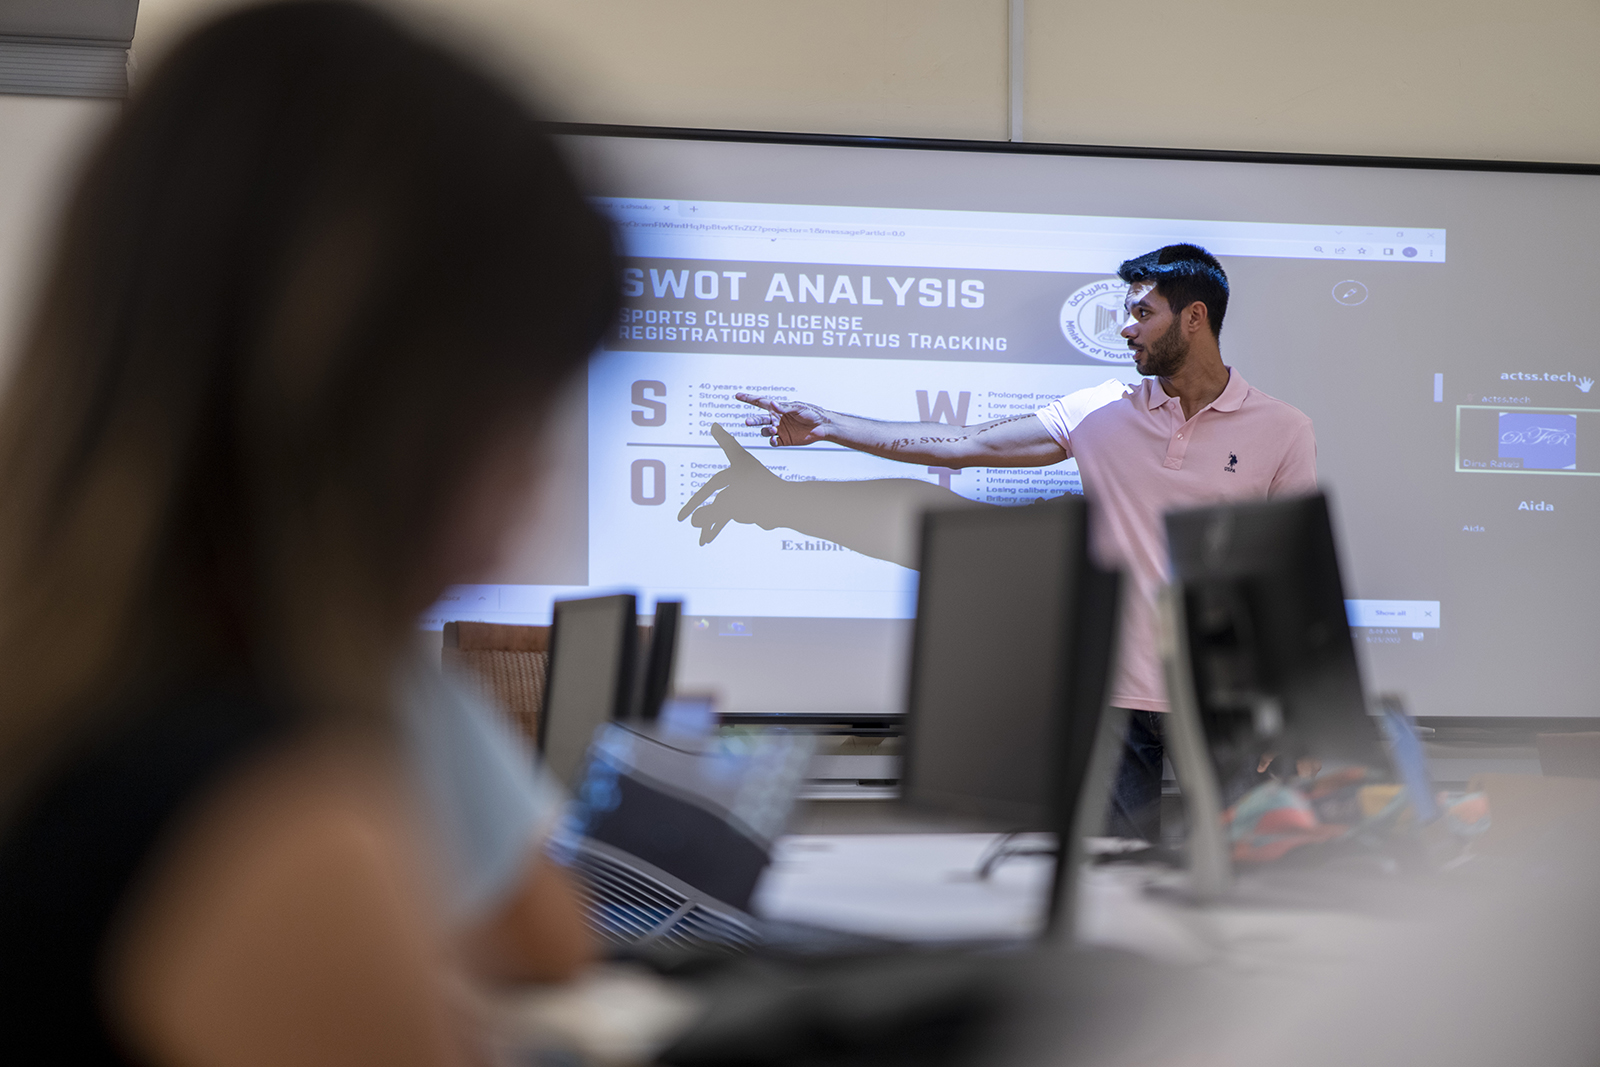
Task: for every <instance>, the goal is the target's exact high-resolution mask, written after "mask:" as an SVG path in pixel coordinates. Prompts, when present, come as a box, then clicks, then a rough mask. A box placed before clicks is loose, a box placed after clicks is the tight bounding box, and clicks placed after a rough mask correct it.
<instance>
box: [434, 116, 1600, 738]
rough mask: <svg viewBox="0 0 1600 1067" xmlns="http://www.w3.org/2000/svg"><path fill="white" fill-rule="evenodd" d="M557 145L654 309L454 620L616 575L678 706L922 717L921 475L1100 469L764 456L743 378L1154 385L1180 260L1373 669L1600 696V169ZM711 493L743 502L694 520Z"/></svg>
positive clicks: (819, 453) (907, 407)
mask: <svg viewBox="0 0 1600 1067" xmlns="http://www.w3.org/2000/svg"><path fill="white" fill-rule="evenodd" d="M562 140H563V142H564V145H565V147H566V149H567V150H568V151H569V152H570V154H571V157H572V159H573V161H574V163H575V165H576V166H577V167H578V168H579V169H580V171H581V172H582V173H583V174H584V176H585V178H586V180H587V181H588V182H589V187H590V188H591V190H592V191H593V193H594V195H595V196H596V199H597V202H598V203H600V204H601V205H602V206H603V207H604V208H605V210H606V211H608V212H609V213H610V214H611V215H612V217H614V218H615V219H616V220H617V222H618V226H619V233H620V235H621V241H622V245H623V249H624V252H625V255H626V266H627V271H626V274H625V278H624V292H625V305H626V306H625V308H624V310H623V313H622V315H621V317H620V319H619V321H618V322H617V323H616V324H615V325H614V327H613V328H612V329H611V330H610V331H609V333H608V335H607V338H606V340H605V341H604V342H603V344H602V347H601V349H600V350H599V351H598V352H597V353H596V354H595V357H594V359H593V361H592V363H591V366H590V368H589V370H588V375H587V379H586V380H585V381H582V382H578V383H575V384H574V386H573V389H572V393H571V395H570V396H569V397H567V398H565V399H564V401H563V403H562V404H561V405H560V406H559V409H558V410H557V411H556V412H555V413H554V414H553V415H552V417H551V419H550V423H549V426H548V427H547V433H546V439H545V442H544V444H543V445H542V450H541V462H542V463H543V464H544V467H545V469H546V471H547V473H548V475H549V478H548V489H547V491H546V492H545V495H544V497H543V498H542V499H541V500H539V501H538V502H537V514H536V515H535V516H534V517H533V519H532V520H531V521H530V523H529V525H528V527H527V529H526V531H525V532H524V533H523V534H522V535H520V537H519V540H518V545H517V550H516V551H515V552H513V553H511V554H510V556H509V557H508V559H507V561H506V562H505V564H504V565H503V567H502V569H501V572H500V573H497V574H492V575H485V576H484V581H483V583H482V584H480V585H472V586H464V587H459V588H456V589H453V590H452V591H451V592H450V594H449V596H447V597H446V599H445V600H444V601H442V602H441V603H440V604H439V605H438V606H437V607H436V608H435V609H434V610H433V611H432V612H431V613H430V614H429V616H428V618H427V620H426V624H427V625H430V626H438V625H441V624H442V623H443V622H444V621H446V620H449V619H455V618H475V619H483V620H490V621H508V622H547V621H548V620H549V618H550V605H551V603H552V601H553V600H555V599H558V598H563V597H570V596H585V595H599V594H602V593H609V592H615V591H620V590H629V591H637V592H639V593H640V594H641V602H640V609H641V612H642V613H646V614H648V613H649V611H650V610H651V608H650V605H651V604H652V603H653V602H654V600H656V599H660V598H671V599H682V600H683V601H684V603H685V608H684V612H685V614H684V624H683V628H682V641H683V644H682V653H681V659H680V667H679V674H678V681H679V687H680V689H685V690H713V691H716V692H717V693H718V694H719V695H720V699H721V707H722V708H723V709H724V710H731V711H742V712H773V713H825V714H837V715H840V716H841V717H842V716H853V717H854V716H872V715H878V714H885V713H893V712H897V711H899V710H900V701H901V695H902V691H903V685H904V675H905V669H906V668H905V657H906V642H907V640H908V634H909V628H908V622H907V619H908V617H909V615H910V613H911V611H912V606H913V604H914V602H915V583H916V573H915V571H914V570H913V569H911V565H914V556H911V555H908V553H909V552H910V549H909V547H908V546H910V545H911V544H913V543H914V511H915V507H916V506H917V505H918V504H919V502H922V501H924V500H925V499H926V493H924V492H923V491H922V490H917V489H915V487H912V488H913V490H915V491H912V492H910V493H907V492H906V491H905V490H906V488H907V486H906V482H907V480H914V481H916V482H920V483H924V484H925V485H926V486H927V487H938V488H940V489H942V490H948V492H949V493H953V494H956V495H959V496H961V497H965V498H968V499H971V500H977V501H981V502H985V503H992V504H1019V503H1028V502H1032V501H1034V500H1037V499H1040V498H1048V497H1051V496H1056V495H1060V494H1062V493H1071V492H1081V483H1080V482H1079V479H1078V475H1077V471H1076V469H1075V465H1074V463H1073V462H1072V461H1068V462H1066V463H1062V464H1060V465H1058V466H1055V467H1048V468H1043V469H1037V470H1027V469H1024V470H1018V469H982V468H976V469H975V468H968V469H966V470H961V471H949V470H939V469H931V468H924V467H910V466H907V465H905V464H899V463H894V462H891V461H888V460H883V459H878V458H875V457H871V456H867V455H864V454H861V453H857V452H853V451H849V450H846V449H842V448H838V447H832V446H828V445H826V444H819V445H813V446H808V447H805V448H794V449H773V448H769V447H767V446H766V445H765V443H764V441H763V439H762V438H761V437H760V436H759V434H758V433H757V431H756V430H754V429H752V428H747V427H746V426H745V425H744V420H745V417H746V416H747V415H749V414H754V413H755V409H753V408H747V406H746V405H744V404H742V403H740V402H739V401H738V400H736V399H735V397H734V394H735V393H737V392H749V393H758V394H763V395H768V396H774V397H779V398H783V399H792V400H806V401H811V402H814V403H816V404H819V405H821V406H823V407H827V408H832V409H835V410H842V411H846V412H851V413H855V414H860V415H869V416H875V417H880V418H886V419H895V420H917V419H921V420H931V421H942V422H951V423H971V422H979V421H983V420H987V419H993V418H998V417H1002V416H1008V415H1013V414H1019V413H1027V412H1030V411H1033V410H1036V409H1037V408H1039V407H1042V406H1043V405H1044V404H1046V403H1048V402H1049V401H1051V400H1053V399H1055V398H1056V397H1058V396H1061V395H1063V394H1065V393H1068V392H1072V391H1074V390H1077V389H1080V388H1084V387H1088V386H1094V385H1098V384H1100V383H1104V382H1106V381H1108V380H1110V379H1119V380H1121V381H1124V382H1133V381H1136V380H1137V378H1138V375H1137V372H1136V371H1135V370H1134V369H1133V366H1132V363H1131V360H1130V358H1129V353H1128V351H1127V349H1126V347H1125V345H1124V343H1123V342H1122V340H1121V338H1120V337H1119V336H1118V335H1117V330H1118V328H1119V327H1120V317H1119V310H1120V299H1121V294H1122V290H1121V286H1120V284H1119V283H1118V282H1117V280H1116V278H1115V270H1116V267H1117V265H1118V263H1120V262H1121V261H1122V260H1123V259H1125V258H1127V257H1130V256H1133V255H1136V254H1139V253H1142V252H1145V251H1148V250H1150V249H1153V248H1156V247H1159V246H1161V245H1164V244H1169V243H1173V242H1178V241H1189V242H1194V243H1197V244H1201V245H1204V246H1205V247H1207V248H1209V249H1210V250H1211V251H1213V252H1214V253H1216V254H1217V255H1218V256H1219V257H1220V259H1221V260H1222V262H1223V264H1224V266H1225V268H1226V269H1227V271H1228V275H1229V277H1230V279H1231V282H1232V297H1231V303H1230V305H1229V309H1228V313H1227V317H1226V323H1225V328H1224V330H1223V333H1222V338H1221V343H1222V351H1223V357H1224V359H1225V361H1226V362H1227V363H1229V364H1230V365H1231V366H1233V367H1234V368H1236V369H1237V370H1238V371H1239V372H1240V373H1242V374H1243V375H1244V376H1245V377H1246V378H1247V379H1248V381H1249V382H1250V383H1251V384H1252V385H1254V386H1255V387H1257V388H1259V389H1262V390H1264V391H1266V392H1267V393H1270V394H1271V395H1273V396H1276V397H1278V398H1280V399H1283V400H1285V401H1288V402H1289V403H1291V404H1293V405H1295V406H1296V407H1298V408H1300V409H1301V410H1302V411H1304V412H1305V413H1306V414H1307V415H1309V416H1310V417H1311V418H1312V420H1313V422H1314V424H1315V430H1316V437H1317V445H1318V471H1319V478H1320V481H1321V483H1322V485H1323V487H1324V489H1325V490H1326V491H1327V492H1328V493H1329V495H1330V496H1331V498H1332V503H1333V507H1334V510H1335V518H1336V522H1337V525H1338V531H1337V532H1338V535H1339V540H1340V547H1341V550H1342V559H1343V567H1344V580H1345V585H1346V595H1347V597H1348V598H1349V602H1348V609H1349V617H1350V621H1351V624H1352V626H1353V627H1354V628H1355V636H1356V642H1357V646H1358V648H1359V649H1360V650H1361V652H1362V655H1363V657H1364V667H1365V670H1366V677H1367V681H1368V684H1369V686H1370V687H1372V688H1373V689H1375V690H1389V691H1395V692H1399V693H1401V694H1403V695H1404V696H1405V698H1406V699H1407V701H1408V702H1409V707H1410V709H1411V710H1412V711H1413V713H1415V714H1417V715H1420V716H1424V717H1455V716H1496V717H1500V716H1592V715H1596V714H1600V707H1597V704H1600V701H1597V700H1596V697H1595V695H1594V686H1593V684H1592V681H1591V679H1592V678H1593V677H1594V670H1593V667H1592V666H1591V662H1590V661H1591V659H1592V657H1593V655H1594V652H1593V649H1594V645H1595V637H1594V635H1595V634H1596V633H1597V632H1600V595H1597V594H1600V564H1597V562H1596V560H1595V558H1594V553H1595V549H1594V543H1595V531H1596V519H1597V517H1600V516H1597V511H1600V509H1597V505H1596V501H1597V499H1600V494H1597V489H1600V483H1596V482H1595V481H1593V480H1592V479H1593V478H1595V477H1596V476H1600V393H1596V392H1593V387H1594V383H1595V381H1596V379H1600V356H1597V354H1596V341H1595V337H1596V330H1595V326H1594V321H1595V319H1594V315H1593V312H1592V310H1591V309H1592V308H1593V307H1594V305H1595V294H1596V291H1597V289H1600V263H1597V262H1596V251H1597V250H1600V210H1597V207H1596V205H1597V202H1600V174H1597V173H1592V172H1584V171H1582V170H1581V169H1579V168H1568V169H1566V171H1564V172H1555V171H1541V170H1537V169H1535V168H1531V167H1522V168H1520V169H1519V168H1517V167H1514V166H1508V167H1506V168H1504V169H1488V168H1480V169H1469V168H1467V167H1456V166H1450V165H1443V164H1433V163H1428V162H1426V161H1421V162H1413V163H1410V164H1408V165H1403V166H1400V165H1393V163H1392V161H1377V160H1336V161H1335V160H1329V161H1324V160H1320V159H1306V160H1301V159H1294V158H1290V157H1272V158H1270V159H1268V158H1265V157H1248V158H1247V157H1243V156H1228V155H1225V154H1207V155H1206V156H1204V157H1199V156H1196V155H1190V156H1189V157H1182V156H1179V155H1177V154H1167V155H1162V154H1159V153H1150V152H1132V151H1130V152H1126V153H1121V154H1119V153H1116V152H1100V151H1097V152H1096V153H1094V154H1086V153H1084V152H1082V151H1080V152H1077V153H1074V151H1072V150H1060V151H1053V150H1039V149H1037V148H1033V147H1031V146H1030V150H1027V151H1016V150H1007V146H1002V145H989V146H980V145H969V144H941V143H937V142H932V143H930V142H918V143H912V142H898V141H869V140H853V141H852V140H849V139H843V138H840V139H831V140H823V139H810V140H807V139H799V138H797V139H784V138H780V137H773V138H761V137H755V136H749V137H746V136H742V135H724V136H723V137H722V139H718V138H717V137H715V136H709V137H708V136H705V135H697V134H696V135H691V134H684V133H680V134H677V135H674V134H673V133H672V132H671V131H650V130H643V131H641V130H621V129H615V130H607V129H596V128H585V129H583V130H582V131H578V132H569V133H567V134H565V135H563V137H562ZM717 426H720V427H721V428H722V430H724V431H726V434H725V436H719V435H718V431H716V430H715V429H714V427H717ZM1241 460H1242V461H1244V462H1248V458H1247V457H1241ZM725 470H726V472H727V473H726V474H724V473H723V472H724V471H725ZM713 477H720V478H721V479H722V481H721V483H719V484H721V485H722V486H723V487H722V488H721V492H720V493H717V494H714V495H712V496H710V497H709V498H708V499H706V500H704V501H702V502H701V510H700V511H699V512H698V514H692V515H690V516H688V517H686V518H682V519H680V511H681V510H682V509H683V508H684V506H685V505H686V504H687V503H689V502H690V501H691V498H693V497H694V496H695V494H696V492H697V491H698V490H700V489H701V488H702V487H703V486H704V485H705V484H706V482H707V480H708V479H710V478H713ZM859 483H870V484H867V485H862V484H859ZM928 491H929V492H931V491H932V490H931V489H929V490H928ZM974 669H981V665H978V664H975V665H974Z"/></svg>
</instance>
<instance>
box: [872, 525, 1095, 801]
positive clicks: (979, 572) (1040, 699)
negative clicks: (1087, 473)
mask: <svg viewBox="0 0 1600 1067" xmlns="http://www.w3.org/2000/svg"><path fill="white" fill-rule="evenodd" d="M1083 506H1084V505H1083V502H1082V501H1080V500H1074V499H1066V500H1058V501H1051V502H1049V503H1045V504H1036V505H1032V506H1029V507H1021V508H982V509H973V510H963V511H952V512H941V513H934V514H930V515H929V516H928V517H927V519H926V520H925V523H924V527H923V545H922V571H921V582H920V586H919V589H918V595H917V619H916V626H915V632H914V638H913V646H912V663H911V680H910V686H909V693H908V701H907V715H906V754H905V766H904V769H903V770H902V779H901V793H902V796H903V797H904V798H905V799H906V800H907V801H909V802H910V803H912V804H916V805H919V806H923V807H929V808H934V809H940V810H945V811H954V812H962V813H967V814H973V815H978V816H983V817H987V818H991V819H994V820H997V821H998V822H1000V823H1002V824H1004V825H1005V826H1006V828H1009V829H1018V830H1023V829H1026V830H1054V829H1056V826H1055V817H1056V815H1057V813H1058V809H1057V805H1056V802H1055V798H1054V797H1053V795H1052V792H1053V784H1054V781H1055V776H1056V773H1057V769H1058V762H1059V761H1058V754H1059V747H1060V744H1061V741H1062V736H1063V735H1062V720H1063V718H1064V716H1065V714H1066V712H1067V707H1068V705H1069V703H1070V701H1069V698H1068V696H1067V694H1066V692H1065V688H1064V683H1065V681H1066V667H1067V664H1066V650H1067V649H1066V646H1067V644H1068V640H1069V637H1070V629H1071V608H1072V602H1073V594H1074V588H1073V586H1074V580H1075V579H1076V577H1077V576H1078V572H1079V570H1080V567H1079V565H1078V561H1080V560H1081V558H1082V556H1083V551H1084V550H1083V538H1084V528H1085V521H1084V512H1083Z"/></svg>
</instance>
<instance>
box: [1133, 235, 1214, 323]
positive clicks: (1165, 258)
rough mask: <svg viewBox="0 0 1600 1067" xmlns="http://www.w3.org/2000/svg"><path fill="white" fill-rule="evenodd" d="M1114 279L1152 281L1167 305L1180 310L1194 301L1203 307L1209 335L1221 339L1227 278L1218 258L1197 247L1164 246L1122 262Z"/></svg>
mask: <svg viewBox="0 0 1600 1067" xmlns="http://www.w3.org/2000/svg"><path fill="white" fill-rule="evenodd" d="M1117 277H1119V278H1121V279H1122V280H1123V281H1125V282H1127V283H1128V284H1129V285H1137V284H1139V283H1140V282H1154V283H1155V286H1156V292H1158V293H1160V294H1161V297H1162V299H1164V300H1165V301H1166V302H1167V306H1168V307H1170V308H1171V309H1172V310H1173V311H1174V312H1179V311H1182V310H1183V309H1184V308H1186V307H1188V306H1189V305H1190V304H1193V303H1195V302H1196V301H1198V302H1200V303H1202V304H1204V305H1205V306H1206V321H1207V322H1209V323H1210V324H1211V336H1213V337H1221V336H1222V316H1223V315H1225V314H1227V312H1228V275H1227V274H1226V273H1225V272H1224V271H1223V269H1222V264H1221V263H1218V262H1217V257H1216V256H1213V255H1212V254H1211V253H1210V252H1207V251H1206V250H1205V249H1203V248H1201V247H1200V246H1199V245H1167V246H1166V247H1165V248H1158V249H1156V250H1155V251H1154V252H1146V253H1145V254H1144V255H1142V256H1136V257H1135V258H1133V259H1130V260H1128V261H1127V262H1125V263H1123V264H1122V266H1120V267H1118V268H1117Z"/></svg>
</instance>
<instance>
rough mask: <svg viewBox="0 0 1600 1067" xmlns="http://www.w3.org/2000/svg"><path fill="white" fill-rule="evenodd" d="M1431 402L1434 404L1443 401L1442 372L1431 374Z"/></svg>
mask: <svg viewBox="0 0 1600 1067" xmlns="http://www.w3.org/2000/svg"><path fill="white" fill-rule="evenodd" d="M1433 402H1434V403H1435V404H1443V403H1444V375H1443V374H1435V375H1434V376H1433Z"/></svg>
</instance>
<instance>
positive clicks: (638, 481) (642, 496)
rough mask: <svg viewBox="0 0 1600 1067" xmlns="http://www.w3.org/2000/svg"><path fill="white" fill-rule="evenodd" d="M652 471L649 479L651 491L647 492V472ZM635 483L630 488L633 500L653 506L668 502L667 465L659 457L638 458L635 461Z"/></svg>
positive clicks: (632, 480) (632, 479)
mask: <svg viewBox="0 0 1600 1067" xmlns="http://www.w3.org/2000/svg"><path fill="white" fill-rule="evenodd" d="M646 471H648V472H650V478H649V479H648V481H649V483H650V486H649V493H648V494H646V492H645V482H646V478H645V472H646ZM630 481H631V482H632V483H633V484H632V485H631V486H630V488H631V490H632V492H633V502H634V503H635V504H643V505H645V506H646V507H651V506H653V505H656V504H665V503H666V502H667V465H666V464H665V463H663V462H661V461H660V460H659V459H636V460H634V461H633V477H632V478H631V479H630Z"/></svg>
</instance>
